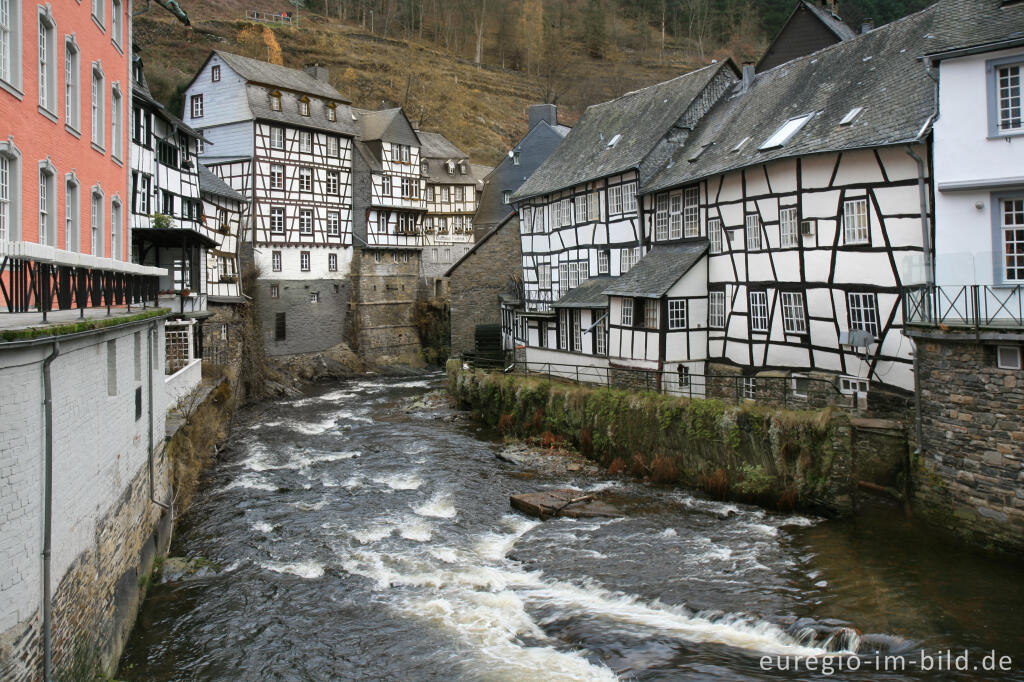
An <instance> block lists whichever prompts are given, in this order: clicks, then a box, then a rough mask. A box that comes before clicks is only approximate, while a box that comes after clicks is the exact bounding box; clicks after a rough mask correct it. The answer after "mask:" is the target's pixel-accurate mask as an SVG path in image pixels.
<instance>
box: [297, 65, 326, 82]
mask: <svg viewBox="0 0 1024 682" xmlns="http://www.w3.org/2000/svg"><path fill="white" fill-rule="evenodd" d="M303 71H305V72H306V73H308V74H309V75H310V76H312V77H313V78H315V79H317V80H318V81H323V82H324V83H328V84H330V80H328V78H327V67H326V66H320V65H319V64H311V65H309V66H307V67H306V68H304V69H303Z"/></svg>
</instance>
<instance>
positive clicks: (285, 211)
mask: <svg viewBox="0 0 1024 682" xmlns="http://www.w3.org/2000/svg"><path fill="white" fill-rule="evenodd" d="M184 99H185V102H184V105H185V113H184V119H185V120H186V121H187V122H188V123H189V124H190V125H192V126H193V127H195V128H197V129H199V130H201V131H203V135H204V136H205V138H206V139H207V140H208V141H209V144H206V145H205V146H204V149H203V152H202V155H201V157H202V161H203V163H204V165H206V166H207V167H208V168H209V169H210V170H211V171H212V172H213V173H214V174H216V175H217V176H219V177H220V178H221V179H222V180H224V181H225V182H226V183H227V184H228V185H229V186H230V187H231V188H232V189H234V190H236V191H238V192H241V193H242V194H243V195H244V196H245V197H246V198H247V200H248V202H249V210H248V216H249V221H248V222H249V225H250V229H251V232H250V233H249V235H248V239H250V240H251V241H252V244H253V247H254V257H255V262H256V265H257V267H258V268H259V270H260V272H261V278H260V282H261V285H260V286H261V301H262V302H263V305H262V306H261V310H262V314H263V318H264V319H263V327H264V330H265V331H266V333H267V350H268V352H269V353H270V354H275V355H276V354H292V353H303V352H312V351H318V350H324V349H326V348H329V347H331V346H333V345H336V344H338V343H341V342H342V341H343V340H344V338H345V334H346V331H347V326H346V323H347V309H348V304H349V298H350V285H349V282H348V279H349V271H350V264H351V261H352V203H353V193H352V158H353V139H354V137H355V135H356V132H357V126H356V121H355V118H354V116H353V111H352V109H351V107H350V106H349V101H348V100H347V99H346V98H344V97H343V96H342V95H341V94H340V93H339V92H338V91H337V90H335V89H334V88H333V87H332V86H331V85H330V83H329V82H328V78H327V70H326V69H324V68H322V67H319V66H311V67H307V69H305V70H298V69H291V68H287V67H284V66H279V65H277V64H270V63H268V62H263V61H259V60H256V59H250V58H247V57H241V56H238V55H234V54H230V53H226V52H220V51H215V52H213V53H211V54H210V56H209V58H208V59H207V60H206V62H205V63H204V64H203V66H202V67H201V68H200V70H199V72H198V73H197V74H196V76H195V78H193V79H192V82H191V83H190V84H189V86H188V87H187V88H186V91H185V97H184ZM289 319H292V320H295V321H296V323H295V324H292V325H290V326H289V324H288V322H289Z"/></svg>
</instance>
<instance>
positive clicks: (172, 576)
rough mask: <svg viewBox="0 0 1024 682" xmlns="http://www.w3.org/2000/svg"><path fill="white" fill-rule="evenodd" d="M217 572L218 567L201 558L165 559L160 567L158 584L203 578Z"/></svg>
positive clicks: (218, 570)
mask: <svg viewBox="0 0 1024 682" xmlns="http://www.w3.org/2000/svg"><path fill="white" fill-rule="evenodd" d="M219 572H220V567H219V566H217V565H216V564H214V563H212V562H210V561H208V560H207V559H203V558H202V557H196V558H193V559H188V558H186V557H177V556H175V557H167V558H166V559H164V563H163V566H161V567H160V582H164V583H172V582H176V581H178V580H191V579H195V578H205V577H206V576H208V575H212V574H214V573H219Z"/></svg>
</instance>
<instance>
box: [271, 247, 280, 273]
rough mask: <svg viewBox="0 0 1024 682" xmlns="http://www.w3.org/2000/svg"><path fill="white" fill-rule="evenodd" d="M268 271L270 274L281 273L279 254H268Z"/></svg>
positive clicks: (277, 252)
mask: <svg viewBox="0 0 1024 682" xmlns="http://www.w3.org/2000/svg"><path fill="white" fill-rule="evenodd" d="M270 270H271V272H281V252H280V251H271V252H270Z"/></svg>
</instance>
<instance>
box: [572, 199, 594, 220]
mask: <svg viewBox="0 0 1024 682" xmlns="http://www.w3.org/2000/svg"><path fill="white" fill-rule="evenodd" d="M573 203H574V204H575V205H576V206H575V208H576V224H580V223H587V222H590V204H589V203H588V202H587V195H586V194H577V195H576V196H575V197H573Z"/></svg>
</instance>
